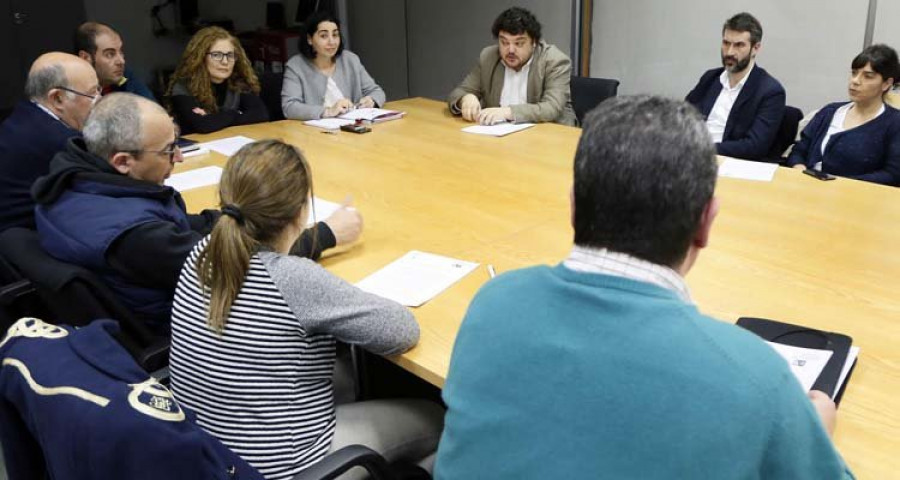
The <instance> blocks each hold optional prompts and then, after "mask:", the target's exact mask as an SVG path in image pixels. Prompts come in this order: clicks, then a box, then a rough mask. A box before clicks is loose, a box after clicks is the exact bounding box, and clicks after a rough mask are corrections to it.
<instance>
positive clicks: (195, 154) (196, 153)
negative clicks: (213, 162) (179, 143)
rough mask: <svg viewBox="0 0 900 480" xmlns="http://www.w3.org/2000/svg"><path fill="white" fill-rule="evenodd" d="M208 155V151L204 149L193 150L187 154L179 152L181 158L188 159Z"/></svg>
mask: <svg viewBox="0 0 900 480" xmlns="http://www.w3.org/2000/svg"><path fill="white" fill-rule="evenodd" d="M207 153H209V149H208V148H206V147H200V148H195V149H193V150H191V151H189V152H185V151H184V150H182V151H181V157H182V158H190V157H198V156H200V155H206V154H207Z"/></svg>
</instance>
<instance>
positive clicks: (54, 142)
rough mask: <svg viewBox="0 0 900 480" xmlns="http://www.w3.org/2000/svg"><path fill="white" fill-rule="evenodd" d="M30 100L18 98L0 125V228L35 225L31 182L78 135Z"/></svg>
mask: <svg viewBox="0 0 900 480" xmlns="http://www.w3.org/2000/svg"><path fill="white" fill-rule="evenodd" d="M80 135H81V133H80V132H79V131H78V130H73V129H71V128H69V126H68V125H66V124H65V123H63V122H62V121H60V120H57V119H55V118H53V117H52V116H51V115H50V114H48V113H47V112H45V111H43V110H41V109H40V107H38V106H37V105H35V104H34V103H33V102H30V101H22V102H19V103H18V104H17V105H16V107H15V109H14V110H13V112H12V114H11V115H10V116H9V117H8V118H7V119H6V121H5V122H3V124H2V125H0V231H2V230H6V229H7V228H11V227H25V228H31V229H33V228H34V200H32V199H31V185H32V184H33V183H34V181H35V180H37V179H38V177H41V176H43V175H46V174H47V172H48V171H49V169H50V160H51V159H52V158H53V156H54V155H56V152H59V151H61V150H63V149H65V147H66V140H68V139H69V138H71V137H76V136H80Z"/></svg>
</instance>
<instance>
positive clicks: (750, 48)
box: [685, 13, 785, 160]
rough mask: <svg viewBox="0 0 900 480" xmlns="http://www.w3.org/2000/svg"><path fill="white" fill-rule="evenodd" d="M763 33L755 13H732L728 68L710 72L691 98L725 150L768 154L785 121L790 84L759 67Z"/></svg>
mask: <svg viewBox="0 0 900 480" xmlns="http://www.w3.org/2000/svg"><path fill="white" fill-rule="evenodd" d="M762 33H763V32H762V25H760V23H759V21H758V20H757V19H756V18H754V17H753V16H752V15H750V14H749V13H739V14H737V15H735V16H733V17H731V18H729V19H728V21H727V22H725V25H724V27H722V65H723V68H714V69H712V70H708V71H707V72H706V73H704V74H703V76H702V77H700V81H699V82H697V85H696V86H695V87H694V89H693V90H691V93H689V94H688V95H687V98H685V100H687V101H688V102H689V103H691V104H692V105H694V106H695V107H697V109H698V110H700V113H701V114H703V116H704V117H706V127H707V128H708V129H709V133H710V135H712V137H713V142H715V144H716V151H717V152H718V153H719V155H725V156H729V157H737V158H743V159H748V160H759V159H762V158H765V157H766V156H767V155H768V154H769V150H771V148H772V143H773V142H774V140H775V135H776V134H777V133H778V127H779V126H780V125H781V117H782V116H784V104H785V93H784V88H783V87H782V86H781V84H780V83H778V80H776V79H775V78H773V77H772V76H771V75H769V74H768V72H766V71H765V70H763V69H762V67H759V66H756V55H757V54H758V53H759V49H760V47H761V43H760V41H761V40H762ZM778 155H779V156H780V155H781V152H778Z"/></svg>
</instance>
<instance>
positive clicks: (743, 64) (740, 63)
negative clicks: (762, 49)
mask: <svg viewBox="0 0 900 480" xmlns="http://www.w3.org/2000/svg"><path fill="white" fill-rule="evenodd" d="M726 58H729V57H726V56H724V55H722V66H723V67H725V69H726V70H728V71H729V72H730V73H741V72H743V71H744V70H746V69H747V67H748V66H750V55H747V56H746V57H744V59H743V60H737V58H736V57H730V58H733V59H735V60H736V62H735V64H734V65H733V66H731V67H729V66H728V65H726V64H725V59H726Z"/></svg>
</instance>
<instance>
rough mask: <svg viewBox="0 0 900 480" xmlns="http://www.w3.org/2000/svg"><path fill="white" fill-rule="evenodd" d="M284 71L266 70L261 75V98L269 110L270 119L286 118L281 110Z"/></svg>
mask: <svg viewBox="0 0 900 480" xmlns="http://www.w3.org/2000/svg"><path fill="white" fill-rule="evenodd" d="M283 81H284V74H283V73H275V72H266V73H263V74H262V75H260V76H259V98H260V99H261V100H262V101H263V104H265V106H266V109H267V110H268V111H269V120H271V121H273V122H274V121H275V120H284V112H283V111H282V110H281V84H282V82H283Z"/></svg>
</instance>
